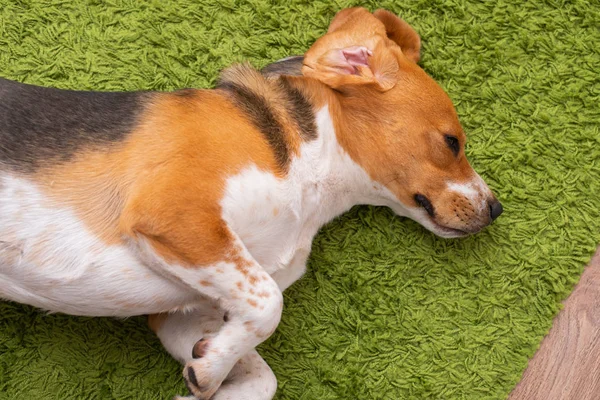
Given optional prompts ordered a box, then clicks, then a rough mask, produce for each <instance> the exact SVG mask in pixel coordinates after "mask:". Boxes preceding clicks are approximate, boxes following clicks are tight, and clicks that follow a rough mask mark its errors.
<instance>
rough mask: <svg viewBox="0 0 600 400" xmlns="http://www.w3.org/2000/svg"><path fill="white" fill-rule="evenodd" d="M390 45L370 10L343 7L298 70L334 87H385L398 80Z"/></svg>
mask: <svg viewBox="0 0 600 400" xmlns="http://www.w3.org/2000/svg"><path fill="white" fill-rule="evenodd" d="M392 46H393V45H390V43H389V40H387V33H386V28H385V26H384V24H383V23H382V22H381V21H380V20H379V19H377V18H376V17H375V16H374V15H373V14H371V13H370V12H369V11H367V10H366V9H364V8H359V7H356V8H349V9H345V10H342V11H340V12H339V13H338V14H337V15H336V16H335V18H334V19H333V21H332V22H331V25H330V26H329V30H328V31H327V33H326V34H325V35H324V36H322V37H321V38H319V39H318V40H317V41H316V42H315V43H314V44H313V45H312V46H311V48H310V49H309V50H308V52H307V53H306V54H305V56H304V65H303V67H302V73H303V75H304V76H307V77H311V78H315V79H317V80H319V81H321V82H323V83H324V84H326V85H327V86H330V87H332V88H334V89H338V90H343V89H346V88H352V87H356V86H364V85H369V86H372V87H373V88H375V89H376V90H379V91H387V90H389V89H391V88H393V87H394V85H395V84H396V82H397V80H398V76H397V75H398V69H399V67H398V60H397V59H396V56H395V55H394V52H393V49H392V48H391V47H392ZM394 47H395V46H394Z"/></svg>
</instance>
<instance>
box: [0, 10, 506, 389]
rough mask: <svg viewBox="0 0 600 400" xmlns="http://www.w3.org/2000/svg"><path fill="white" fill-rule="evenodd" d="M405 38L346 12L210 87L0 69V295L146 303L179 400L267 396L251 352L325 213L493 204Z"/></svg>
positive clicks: (55, 304)
mask: <svg viewBox="0 0 600 400" xmlns="http://www.w3.org/2000/svg"><path fill="white" fill-rule="evenodd" d="M419 45H420V44H419V38H418V36H417V35H416V33H415V32H414V31H412V29H411V28H410V27H408V25H406V23H405V22H403V21H401V20H400V19H398V18H397V17H395V16H393V15H392V14H389V13H387V12H384V11H378V12H376V13H375V15H373V14H370V13H368V12H367V11H366V10H364V9H349V10H344V11H342V12H340V13H339V14H338V16H337V17H336V19H335V20H334V21H333V23H332V25H331V27H330V30H329V33H328V34H327V35H325V36H324V37H323V38H321V39H319V41H317V42H316V43H315V45H314V46H313V47H311V49H310V50H309V52H308V53H307V54H306V55H305V57H304V58H302V57H297V58H292V59H289V60H285V61H283V62H281V63H276V64H273V65H271V66H269V67H267V68H266V69H265V70H264V71H263V73H262V74H261V73H259V72H257V71H255V70H253V69H252V68H250V67H247V66H237V67H233V68H231V69H229V70H227V71H226V72H225V73H224V74H223V76H222V79H221V82H220V84H219V86H218V87H217V89H216V90H191V89H186V90H181V91H176V92H173V93H153V92H144V93H89V92H69V91H61V90H57V89H45V88H39V87H33V86H28V85H23V84H18V83H14V82H10V81H5V80H2V81H0V215H1V216H2V220H1V222H0V298H5V299H9V300H13V301H18V302H21V303H26V304H31V305H34V306H37V307H40V308H43V309H46V310H51V311H57V312H65V313H69V314H76V315H91V316H132V315H140V314H152V315H151V317H150V325H151V327H152V328H153V330H154V331H155V332H157V334H158V336H159V337H160V339H161V341H162V342H163V344H164V345H165V347H166V348H167V350H168V351H169V352H170V353H171V354H172V355H173V356H174V357H176V358H177V359H178V360H180V361H181V362H183V363H185V364H186V367H185V369H184V376H185V378H186V381H187V384H188V387H189V388H190V391H191V392H192V394H193V395H194V396H195V397H197V398H201V399H204V398H206V399H208V398H214V399H226V398H231V399H236V400H241V399H270V398H271V397H272V396H273V393H274V391H275V389H276V381H275V378H274V376H273V374H272V372H271V371H270V369H269V367H268V366H267V365H266V364H265V363H264V361H263V360H262V359H261V358H260V357H259V356H258V354H257V353H256V352H255V351H254V350H253V349H254V347H255V346H257V345H258V344H260V343H261V342H262V341H264V340H265V339H266V338H267V337H268V336H269V335H270V334H271V333H272V332H273V331H274V329H275V328H276V326H277V324H278V322H279V319H280V316H281V309H282V294H281V293H282V291H283V290H285V289H286V288H287V287H288V286H289V285H291V284H292V283H293V282H294V281H296V280H297V279H298V278H300V277H301V276H302V274H303V273H304V271H305V264H306V260H307V258H308V255H309V253H310V247H311V241H312V239H313V237H314V235H315V234H316V233H317V231H318V230H319V228H320V227H321V226H322V225H323V224H325V223H327V222H328V221H330V220H331V219H333V218H334V217H335V216H337V215H339V214H341V213H343V212H344V211H346V210H348V209H349V208H350V207H352V206H353V205H355V204H375V205H385V206H389V207H391V208H392V209H393V210H394V211H395V212H396V213H397V214H399V215H404V216H408V217H411V218H413V219H415V220H417V221H419V222H421V223H422V224H423V225H424V226H425V227H427V228H428V229H430V230H432V231H434V232H435V233H437V234H439V235H442V236H446V237H457V236H463V235H465V234H468V233H474V232H476V231H478V230H480V229H481V228H483V227H484V226H486V225H487V224H489V223H490V222H491V220H493V219H494V218H495V217H497V216H498V215H499V213H500V212H501V206H500V205H499V203H498V202H497V200H495V198H494V197H493V195H492V194H491V192H490V191H489V189H488V188H487V186H486V185H485V184H484V183H483V181H482V180H481V179H480V178H479V176H478V175H477V174H476V173H475V172H473V171H472V169H471V168H470V166H469V164H468V162H467V161H466V159H465V157H464V153H463V151H462V146H463V144H464V134H463V133H462V130H461V128H460V125H459V124H458V120H457V119H456V116H455V113H454V110H453V108H452V104H451V103H450V101H449V99H448V98H447V96H446V95H445V94H444V93H443V91H442V90H441V89H440V88H439V87H438V86H437V85H436V84H435V82H433V80H431V78H429V77H427V75H426V74H425V73H424V72H423V71H422V70H421V69H420V68H419V67H418V66H417V65H416V64H415V61H417V60H418V54H419ZM332 49H333V50H332ZM324 50H325V51H324ZM400 86H402V87H400ZM432 196H435V199H434V200H435V201H432V200H430V199H431V197H432ZM227 377H228V379H227V380H225V379H226V378H227ZM224 380H225V382H224V383H223V384H222V382H223V381H224ZM215 393H216V394H215ZM213 395H214V397H213Z"/></svg>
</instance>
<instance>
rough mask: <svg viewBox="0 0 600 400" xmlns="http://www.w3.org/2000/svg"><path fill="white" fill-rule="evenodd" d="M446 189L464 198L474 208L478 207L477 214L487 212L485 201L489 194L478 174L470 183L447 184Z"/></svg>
mask: <svg viewBox="0 0 600 400" xmlns="http://www.w3.org/2000/svg"><path fill="white" fill-rule="evenodd" d="M447 187H448V190H450V191H453V192H457V193H460V194H461V195H463V196H464V197H466V198H467V199H468V200H469V202H470V203H471V204H472V205H473V206H474V207H479V209H478V210H477V211H478V212H482V211H484V212H485V211H487V207H488V203H487V199H488V197H490V196H491V192H490V189H489V188H488V187H487V185H486V184H485V182H484V181H483V179H481V177H480V176H479V174H477V173H475V176H474V177H473V179H472V180H471V181H470V182H464V183H456V182H448V183H447Z"/></svg>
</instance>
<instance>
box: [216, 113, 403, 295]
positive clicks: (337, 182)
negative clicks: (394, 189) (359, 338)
mask: <svg viewBox="0 0 600 400" xmlns="http://www.w3.org/2000/svg"><path fill="white" fill-rule="evenodd" d="M316 120H317V128H318V132H319V136H318V138H317V139H315V140H313V141H310V142H308V143H305V144H303V146H302V147H301V154H300V156H299V157H298V158H295V159H294V160H293V161H292V163H291V166H290V170H289V173H288V174H287V175H286V177H285V178H284V179H278V178H276V177H275V176H274V175H273V174H272V173H270V172H268V171H260V170H259V169H258V168H256V167H255V166H250V167H248V168H246V169H245V170H244V171H242V172H241V173H240V174H238V175H236V176H234V177H231V178H229V180H228V182H227V188H226V195H225V197H224V198H223V201H222V207H223V218H224V219H225V221H227V223H228V224H229V226H230V228H231V229H232V230H233V231H234V232H236V233H237V234H238V235H239V237H240V239H241V240H242V242H243V243H244V244H245V246H246V247H247V249H248V251H249V252H250V253H251V254H252V256H253V257H254V258H255V259H256V260H257V261H258V262H259V263H260V264H261V265H262V266H263V267H264V268H265V270H266V271H267V272H268V273H269V274H271V275H273V274H276V275H275V278H276V280H278V279H282V280H283V281H284V282H282V283H283V285H282V284H280V287H282V288H283V289H285V288H286V287H287V286H289V284H291V283H292V282H290V280H291V279H289V276H290V275H292V276H294V278H295V279H298V278H299V276H298V275H300V276H301V273H300V274H297V273H296V269H298V268H300V269H302V268H304V266H305V263H306V259H307V257H308V255H309V253H310V247H311V243H312V240H313V238H314V236H315V235H316V233H317V232H318V230H319V229H320V228H321V227H322V226H323V225H324V224H325V223H327V222H329V221H331V220H332V219H333V218H335V217H336V216H338V215H340V214H342V213H343V212H345V211H347V210H349V209H350V208H351V207H352V206H354V205H356V204H359V203H369V204H382V205H383V204H384V203H387V199H391V198H393V194H391V193H390V192H389V191H388V190H387V189H386V188H385V187H383V186H382V185H380V184H379V183H376V182H374V181H372V180H371V179H370V178H369V176H368V175H367V173H366V172H365V171H364V170H363V169H362V168H361V167H360V166H359V165H358V164H356V163H355V162H354V161H353V160H352V159H351V158H350V157H349V156H348V154H346V152H345V151H344V150H343V149H342V148H341V146H340V145H339V144H338V141H337V138H336V134H335V131H334V128H333V122H332V120H331V117H330V115H329V110H328V108H327V107H324V108H323V109H321V110H320V111H319V112H317V114H316ZM289 267H292V268H293V270H291V271H290V270H289ZM295 279H294V280H295ZM278 283H279V281H278Z"/></svg>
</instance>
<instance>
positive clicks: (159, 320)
mask: <svg viewBox="0 0 600 400" xmlns="http://www.w3.org/2000/svg"><path fill="white" fill-rule="evenodd" d="M168 317H169V314H167V313H162V314H150V315H148V326H149V327H150V329H152V331H153V332H154V333H157V332H158V331H159V330H160V328H161V327H162V326H163V324H164V323H165V321H166V320H167V318H168Z"/></svg>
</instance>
